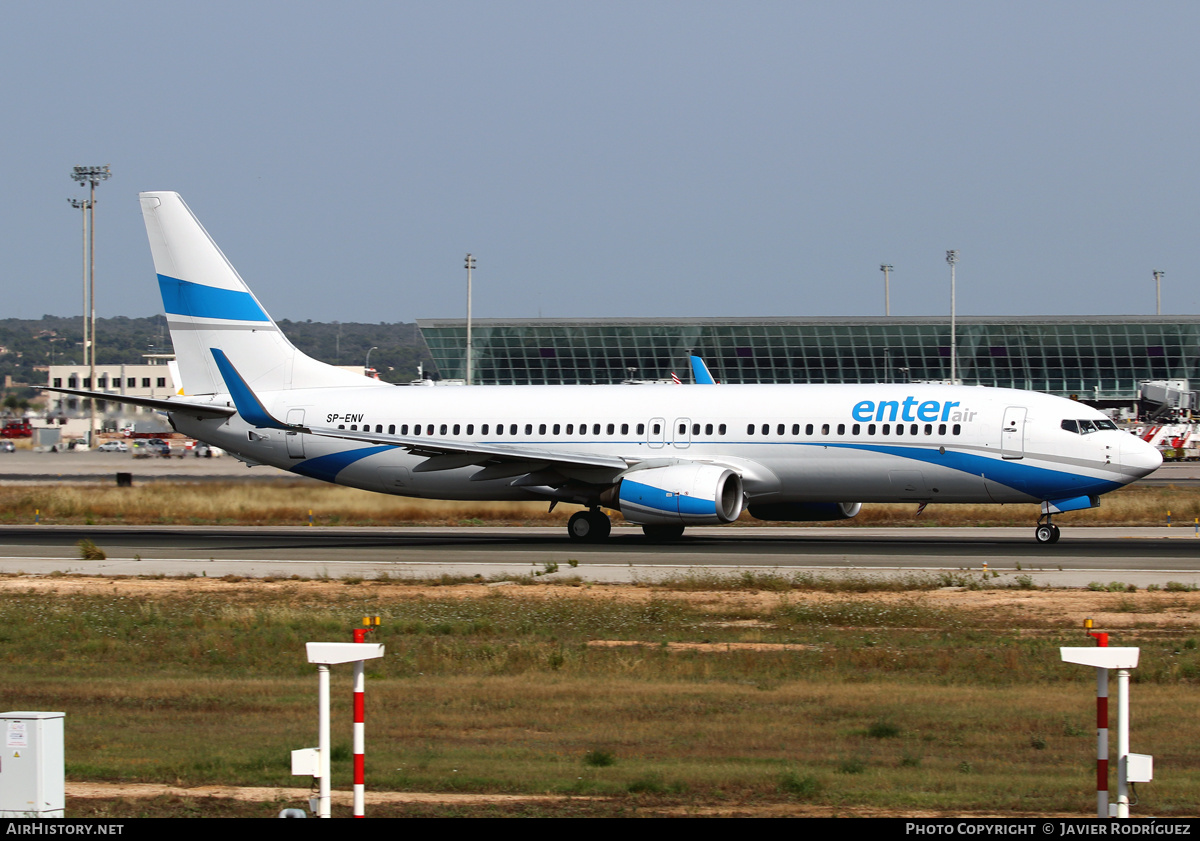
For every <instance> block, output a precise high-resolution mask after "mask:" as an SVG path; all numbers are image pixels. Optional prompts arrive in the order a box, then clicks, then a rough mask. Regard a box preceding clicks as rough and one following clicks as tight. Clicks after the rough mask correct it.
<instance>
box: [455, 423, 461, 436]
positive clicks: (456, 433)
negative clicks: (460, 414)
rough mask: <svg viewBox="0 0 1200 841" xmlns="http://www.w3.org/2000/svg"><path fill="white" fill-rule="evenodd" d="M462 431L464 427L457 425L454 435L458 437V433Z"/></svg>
mask: <svg viewBox="0 0 1200 841" xmlns="http://www.w3.org/2000/svg"><path fill="white" fill-rule="evenodd" d="M461 429H462V427H461V426H460V425H459V424H457V423H456V424H454V434H455V435H458V433H459V431H460V430H461Z"/></svg>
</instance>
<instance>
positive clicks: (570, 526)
mask: <svg viewBox="0 0 1200 841" xmlns="http://www.w3.org/2000/svg"><path fill="white" fill-rule="evenodd" d="M610 531H612V521H611V520H609V519H608V517H607V516H606V515H605V514H604V512H603V511H600V510H599V509H593V510H591V511H579V512H577V513H575V514H572V515H571V519H570V520H567V534H568V535H570V537H571V539H572V540H578V541H580V542H581V543H596V542H598V541H601V540H604V539H605V538H607V537H608V533H609V532H610Z"/></svg>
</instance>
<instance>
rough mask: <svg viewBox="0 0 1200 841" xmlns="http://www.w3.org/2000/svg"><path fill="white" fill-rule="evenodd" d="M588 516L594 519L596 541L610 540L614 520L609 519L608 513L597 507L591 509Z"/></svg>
mask: <svg viewBox="0 0 1200 841" xmlns="http://www.w3.org/2000/svg"><path fill="white" fill-rule="evenodd" d="M588 517H589V518H590V519H591V521H592V534H593V535H595V536H594V537H593V538H592V539H593V540H596V541H600V540H608V534H609V532H611V531H612V520H610V519H608V515H607V514H605V513H604V512H603V511H601V510H599V509H596V510H594V511H589V512H588Z"/></svg>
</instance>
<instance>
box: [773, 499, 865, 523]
mask: <svg viewBox="0 0 1200 841" xmlns="http://www.w3.org/2000/svg"><path fill="white" fill-rule="evenodd" d="M861 510H862V503H861V502H769V503H766V504H760V505H751V506H750V516H751V517H754V518H755V519H757V520H785V521H788V522H816V521H818V520H849V519H850V518H851V517H855V516H857V515H858V512H859V511H861Z"/></svg>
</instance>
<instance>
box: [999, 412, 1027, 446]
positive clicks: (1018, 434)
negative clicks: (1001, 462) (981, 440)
mask: <svg viewBox="0 0 1200 841" xmlns="http://www.w3.org/2000/svg"><path fill="white" fill-rule="evenodd" d="M1000 455H1001V456H1002V457H1003V458H1008V459H1015V458H1025V407H1024V406H1009V407H1008V408H1007V409H1005V410H1004V425H1003V426H1002V427H1001V428H1000Z"/></svg>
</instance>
